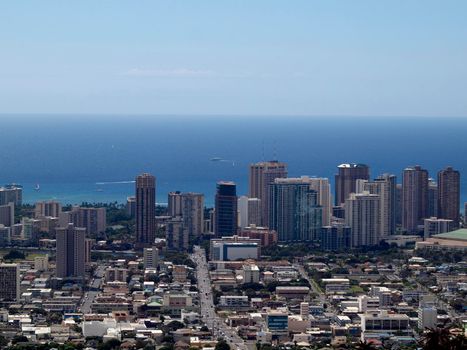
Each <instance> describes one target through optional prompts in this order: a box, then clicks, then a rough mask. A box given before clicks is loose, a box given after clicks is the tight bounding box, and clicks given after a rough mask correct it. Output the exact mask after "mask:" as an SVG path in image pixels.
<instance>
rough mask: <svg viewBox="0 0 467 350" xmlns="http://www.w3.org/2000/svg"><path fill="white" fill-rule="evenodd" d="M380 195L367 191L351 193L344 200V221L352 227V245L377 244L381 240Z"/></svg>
mask: <svg viewBox="0 0 467 350" xmlns="http://www.w3.org/2000/svg"><path fill="white" fill-rule="evenodd" d="M379 206H380V197H379V195H377V194H371V193H369V192H367V191H364V192H362V193H351V194H350V196H349V198H347V200H346V201H345V223H346V225H348V226H350V228H351V229H352V246H353V247H362V246H372V245H378V244H379V243H380V241H381V238H382V234H381V224H380V208H379Z"/></svg>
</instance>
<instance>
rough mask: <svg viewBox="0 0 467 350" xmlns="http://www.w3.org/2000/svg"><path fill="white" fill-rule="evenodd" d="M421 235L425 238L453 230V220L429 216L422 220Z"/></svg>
mask: <svg viewBox="0 0 467 350" xmlns="http://www.w3.org/2000/svg"><path fill="white" fill-rule="evenodd" d="M423 226H424V230H423V237H424V238H425V239H427V238H429V237H431V236H433V235H439V234H440V233H446V232H449V231H452V230H454V222H453V221H452V220H449V219H438V218H436V217H431V218H427V219H424V220H423Z"/></svg>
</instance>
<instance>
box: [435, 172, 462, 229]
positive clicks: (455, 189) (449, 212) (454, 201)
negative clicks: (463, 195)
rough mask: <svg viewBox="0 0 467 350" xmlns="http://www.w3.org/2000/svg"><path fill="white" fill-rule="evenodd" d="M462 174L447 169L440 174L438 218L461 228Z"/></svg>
mask: <svg viewBox="0 0 467 350" xmlns="http://www.w3.org/2000/svg"><path fill="white" fill-rule="evenodd" d="M459 207H460V173H459V171H457V170H454V169H453V168H452V167H447V168H446V169H444V170H441V171H440V172H439V173H438V217H439V218H442V219H448V220H452V221H453V224H454V226H455V227H456V228H457V227H458V226H459V212H460V208H459Z"/></svg>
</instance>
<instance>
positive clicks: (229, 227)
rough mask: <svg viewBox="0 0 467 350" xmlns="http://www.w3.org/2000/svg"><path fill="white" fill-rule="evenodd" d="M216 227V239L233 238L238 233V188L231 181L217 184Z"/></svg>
mask: <svg viewBox="0 0 467 350" xmlns="http://www.w3.org/2000/svg"><path fill="white" fill-rule="evenodd" d="M215 205H216V209H215V215H214V220H215V225H214V234H215V236H216V237H224V236H233V235H235V234H236V233H237V226H238V213H237V205H238V204H237V186H236V185H235V183H234V182H231V181H220V182H218V183H217V191H216V198H215Z"/></svg>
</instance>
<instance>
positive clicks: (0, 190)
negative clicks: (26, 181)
mask: <svg viewBox="0 0 467 350" xmlns="http://www.w3.org/2000/svg"><path fill="white" fill-rule="evenodd" d="M10 202H12V203H13V204H14V205H21V204H22V203H23V187H22V186H19V185H15V184H11V185H6V186H4V187H0V205H5V204H8V203H10Z"/></svg>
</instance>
